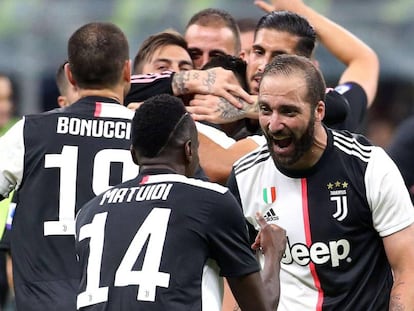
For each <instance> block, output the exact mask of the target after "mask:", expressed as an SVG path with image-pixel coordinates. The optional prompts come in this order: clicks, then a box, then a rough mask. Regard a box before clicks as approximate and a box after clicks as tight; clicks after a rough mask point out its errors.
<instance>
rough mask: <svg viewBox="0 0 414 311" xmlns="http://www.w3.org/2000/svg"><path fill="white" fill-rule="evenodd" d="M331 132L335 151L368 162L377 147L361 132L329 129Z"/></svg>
mask: <svg viewBox="0 0 414 311" xmlns="http://www.w3.org/2000/svg"><path fill="white" fill-rule="evenodd" d="M331 133H332V142H333V146H334V148H336V150H337V151H340V152H342V153H344V154H347V155H349V156H352V157H356V158H359V159H360V160H362V161H364V162H368V161H369V160H370V158H371V156H372V154H373V152H374V151H375V150H376V149H377V148H376V147H375V146H373V145H372V143H371V142H370V141H369V140H368V139H367V138H366V137H365V136H363V135H361V134H356V133H351V132H349V131H337V130H331Z"/></svg>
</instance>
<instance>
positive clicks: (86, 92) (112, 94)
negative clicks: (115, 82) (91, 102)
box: [78, 89, 124, 104]
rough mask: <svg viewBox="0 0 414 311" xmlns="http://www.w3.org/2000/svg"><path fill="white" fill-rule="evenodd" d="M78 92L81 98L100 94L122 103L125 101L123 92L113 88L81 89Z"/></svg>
mask: <svg viewBox="0 0 414 311" xmlns="http://www.w3.org/2000/svg"><path fill="white" fill-rule="evenodd" d="M78 92H79V96H80V97H81V98H82V97H87V96H99V97H107V98H111V99H114V100H116V101H117V102H119V103H121V104H123V102H124V96H123V94H122V93H120V92H117V91H116V90H113V89H99V90H94V89H80V90H79V91H78Z"/></svg>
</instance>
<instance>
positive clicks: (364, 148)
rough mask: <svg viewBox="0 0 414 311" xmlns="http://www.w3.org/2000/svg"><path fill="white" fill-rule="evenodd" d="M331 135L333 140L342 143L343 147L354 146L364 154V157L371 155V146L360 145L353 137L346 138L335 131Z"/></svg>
mask: <svg viewBox="0 0 414 311" xmlns="http://www.w3.org/2000/svg"><path fill="white" fill-rule="evenodd" d="M332 134H333V135H334V140H338V141H342V142H343V143H344V145H347V144H348V145H349V144H355V145H357V146H358V148H359V149H360V150H361V152H366V155H368V154H370V153H371V150H372V145H364V144H362V143H361V142H360V141H359V140H358V139H357V138H356V137H355V136H352V137H348V136H344V135H343V134H341V133H339V132H335V131H333V132H332Z"/></svg>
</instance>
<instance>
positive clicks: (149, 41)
mask: <svg viewBox="0 0 414 311" xmlns="http://www.w3.org/2000/svg"><path fill="white" fill-rule="evenodd" d="M193 67H194V66H193V61H192V60H191V58H190V54H189V53H188V51H187V42H186V41H185V39H184V37H183V36H182V35H181V34H180V33H178V32H177V31H175V30H173V29H167V30H165V31H162V32H159V33H156V34H153V35H151V36H149V37H148V38H146V39H145V40H144V42H142V44H141V45H140V47H139V49H138V52H137V54H136V55H135V58H134V63H133V73H134V74H145V73H163V72H165V71H173V72H180V71H186V70H191V69H193Z"/></svg>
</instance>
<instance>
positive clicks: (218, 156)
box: [198, 132, 259, 185]
mask: <svg viewBox="0 0 414 311" xmlns="http://www.w3.org/2000/svg"><path fill="white" fill-rule="evenodd" d="M198 138H199V141H200V145H199V148H198V151H199V156H200V165H201V167H202V168H203V170H204V172H205V173H206V175H207V176H208V178H209V180H210V181H212V182H217V183H220V184H222V185H224V184H225V183H226V181H227V178H228V177H229V175H230V172H231V169H232V167H233V164H234V162H236V161H237V160H238V159H240V158H241V157H242V156H244V155H245V154H247V153H249V152H250V151H252V150H254V149H256V148H257V147H258V146H259V145H258V144H257V143H256V142H255V141H254V140H253V139H250V138H244V139H241V140H239V141H237V142H235V143H234V144H233V145H231V146H230V147H229V148H227V149H226V148H224V147H222V146H220V145H219V144H217V143H215V142H214V141H213V140H212V139H210V138H209V137H207V136H206V135H204V134H201V133H200V132H199V133H198Z"/></svg>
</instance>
